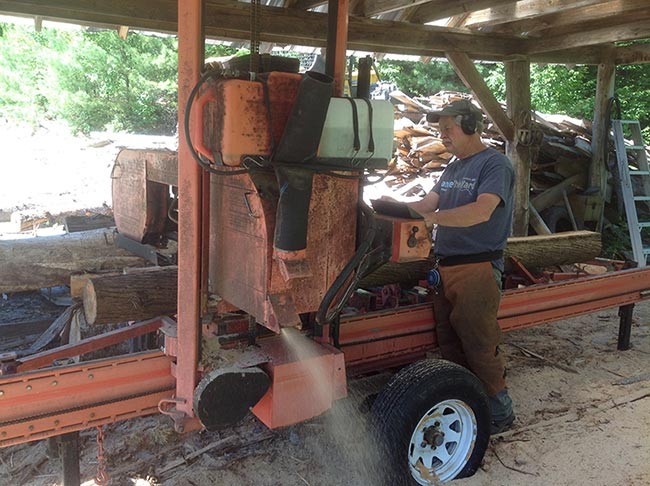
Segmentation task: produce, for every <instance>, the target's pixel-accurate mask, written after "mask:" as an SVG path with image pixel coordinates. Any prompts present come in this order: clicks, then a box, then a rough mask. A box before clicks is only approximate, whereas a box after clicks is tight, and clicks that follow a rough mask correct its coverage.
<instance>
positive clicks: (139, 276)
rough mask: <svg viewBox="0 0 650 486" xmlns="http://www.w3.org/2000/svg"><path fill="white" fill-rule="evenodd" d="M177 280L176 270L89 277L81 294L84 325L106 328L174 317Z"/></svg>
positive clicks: (163, 269) (171, 268) (165, 269)
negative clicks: (112, 325) (103, 326)
mask: <svg viewBox="0 0 650 486" xmlns="http://www.w3.org/2000/svg"><path fill="white" fill-rule="evenodd" d="M177 279H178V267H175V266H173V267H171V266H170V267H151V268H147V269H142V270H136V271H134V272H131V273H126V274H124V275H96V276H92V277H91V278H89V279H88V282H87V284H86V287H85V288H84V292H83V303H84V314H85V316H86V321H87V322H88V324H109V323H117V322H125V321H136V320H142V319H149V318H151V317H156V316H160V315H165V314H172V313H175V312H176V300H177V295H176V294H177V289H178V285H177Z"/></svg>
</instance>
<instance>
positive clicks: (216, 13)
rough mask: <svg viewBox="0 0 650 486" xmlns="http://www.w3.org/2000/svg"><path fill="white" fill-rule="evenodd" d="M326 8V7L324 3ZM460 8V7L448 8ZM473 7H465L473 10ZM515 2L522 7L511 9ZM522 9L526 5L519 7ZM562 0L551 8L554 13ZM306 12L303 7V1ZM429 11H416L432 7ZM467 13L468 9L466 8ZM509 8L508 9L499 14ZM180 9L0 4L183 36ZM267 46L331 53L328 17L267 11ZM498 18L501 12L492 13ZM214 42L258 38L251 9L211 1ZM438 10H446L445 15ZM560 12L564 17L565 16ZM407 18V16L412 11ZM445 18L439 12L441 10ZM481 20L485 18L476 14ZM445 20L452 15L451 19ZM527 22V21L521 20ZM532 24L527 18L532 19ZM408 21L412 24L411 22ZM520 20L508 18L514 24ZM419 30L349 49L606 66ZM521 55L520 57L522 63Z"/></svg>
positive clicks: (70, 1) (629, 53)
mask: <svg viewBox="0 0 650 486" xmlns="http://www.w3.org/2000/svg"><path fill="white" fill-rule="evenodd" d="M324 3H325V2H319V4H324ZM447 3H448V4H449V5H451V6H455V2H447ZM469 3H470V2H463V5H465V7H467V4H469ZM507 3H514V1H511V2H507ZM594 3H597V2H594V1H593V0H591V1H589V2H586V3H583V2H577V3H575V2H574V3H572V6H579V5H588V4H594ZM519 4H522V5H519ZM533 4H537V5H538V6H539V4H540V1H539V0H535V1H534V2H533V1H531V0H525V1H522V2H517V5H518V9H517V11H518V12H519V6H521V7H522V9H523V10H525V8H524V7H525V6H526V5H529V6H530V5H533ZM556 4H557V1H556V0H554V1H553V2H551V5H550V9H551V10H550V11H553V8H554V6H556ZM297 5H301V2H300V1H299V2H297ZM425 6H426V5H421V6H420V7H416V8H424V7H425ZM465 7H463V8H465ZM499 8H503V7H499ZM177 9H178V5H177V3H176V2H175V1H174V0H159V1H156V2H153V1H148V2H144V1H143V2H130V1H128V0H107V1H104V2H82V1H81V0H55V1H52V2H47V3H44V2H41V1H38V0H14V1H11V0H4V1H2V0H0V12H3V13H8V14H18V15H41V16H43V18H44V19H47V20H49V19H53V20H59V21H64V22H66V21H67V22H72V23H75V24H81V25H95V26H96V25H104V26H107V27H110V26H119V25H129V26H131V27H132V28H140V29H149V30H154V31H159V32H168V33H175V32H176V30H177ZM261 10H262V19H263V22H262V26H261V34H260V40H261V41H263V42H275V43H286V44H299V45H306V46H314V47H323V46H324V45H325V38H326V28H325V26H326V19H325V15H326V14H324V13H319V12H305V11H300V10H299V9H298V8H297V7H296V8H292V9H283V8H274V7H267V6H262V8H261ZM490 10H491V11H495V10H498V8H492V9H490ZM206 11H207V16H206V17H207V18H206V36H207V37H209V38H213V39H225V40H248V39H249V37H250V32H249V30H250V15H249V10H248V6H247V5H246V4H241V5H239V2H233V3H232V4H227V5H224V4H223V3H218V2H213V1H208V2H207V5H206ZM437 11H438V10H437ZM558 11H559V10H558ZM405 12H407V11H405ZM438 12H439V11H438ZM476 13H478V12H476ZM445 15H451V13H450V12H446V13H445ZM520 17H521V15H520ZM524 17H525V16H524ZM403 18H408V17H403ZM513 18H515V19H516V18H519V17H517V15H514V16H512V15H511V16H508V17H507V20H512V19H513ZM431 28H432V27H431V26H420V25H416V24H405V23H403V22H402V23H400V22H389V21H379V20H371V19H364V18H361V17H355V16H353V17H351V18H350V38H349V48H350V49H356V50H364V51H374V52H377V53H395V54H410V55H416V56H428V57H442V56H444V51H445V49H450V48H453V49H455V50H460V51H463V52H466V53H467V54H468V56H469V57H470V58H472V59H482V60H492V61H496V60H514V59H522V57H521V56H527V57H528V59H529V60H530V61H531V62H549V63H554V62H557V63H586V64H598V63H599V62H600V61H601V56H600V50H601V49H600V48H599V47H596V46H594V45H590V46H587V47H585V48H571V49H567V48H565V46H563V45H560V47H557V48H556V50H555V51H553V52H551V51H548V52H533V51H529V50H528V49H527V48H528V46H530V45H531V44H532V43H534V42H535V40H534V39H514V38H512V37H510V36H495V35H494V34H488V33H476V34H473V33H469V32H461V31H458V30H457V29H456V30H449V29H445V28H437V30H436V28H434V30H429V29H431ZM618 50H620V52H621V59H620V62H621V63H633V62H649V60H650V54H648V52H647V47H643V46H640V47H637V48H623V47H620V48H618ZM518 56H519V57H518Z"/></svg>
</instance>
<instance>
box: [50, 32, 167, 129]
mask: <svg viewBox="0 0 650 486" xmlns="http://www.w3.org/2000/svg"><path fill="white" fill-rule="evenodd" d="M75 40H76V41H77V42H78V44H79V48H78V49H74V50H73V51H72V52H71V53H70V55H68V56H64V57H62V58H61V59H59V61H58V62H57V63H55V70H56V72H57V75H58V81H59V85H60V87H61V88H62V89H63V91H64V92H65V93H66V95H65V99H64V102H63V105H62V106H61V107H60V115H61V116H62V117H63V118H65V119H67V120H69V121H70V122H72V123H73V125H74V126H76V127H77V128H78V129H80V130H82V131H89V130H99V129H102V128H104V127H106V126H111V127H112V128H114V129H117V130H126V131H133V132H141V133H172V132H173V131H174V129H175V127H176V103H177V100H176V97H177V95H176V65H177V55H176V39H175V38H172V37H152V36H145V35H138V34H130V35H128V36H127V38H126V39H125V40H122V39H120V38H119V37H118V36H117V35H116V34H115V32H109V31H103V32H84V33H82V35H81V37H80V38H78V39H75Z"/></svg>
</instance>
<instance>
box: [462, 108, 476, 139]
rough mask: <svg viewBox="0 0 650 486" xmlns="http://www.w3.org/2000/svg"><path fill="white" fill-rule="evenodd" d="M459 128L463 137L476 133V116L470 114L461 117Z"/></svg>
mask: <svg viewBox="0 0 650 486" xmlns="http://www.w3.org/2000/svg"><path fill="white" fill-rule="evenodd" d="M460 128H461V129H462V130H463V133H464V134H465V135H473V134H475V133H476V116H474V114H472V113H468V114H466V115H462V118H461V119H460Z"/></svg>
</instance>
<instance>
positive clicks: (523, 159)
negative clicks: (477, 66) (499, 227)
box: [506, 61, 539, 236]
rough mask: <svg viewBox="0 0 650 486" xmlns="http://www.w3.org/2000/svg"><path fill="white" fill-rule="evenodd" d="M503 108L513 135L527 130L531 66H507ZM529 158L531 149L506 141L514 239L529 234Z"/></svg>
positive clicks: (517, 142)
mask: <svg viewBox="0 0 650 486" xmlns="http://www.w3.org/2000/svg"><path fill="white" fill-rule="evenodd" d="M506 105H507V107H508V108H507V109H508V118H509V119H510V120H512V122H513V123H514V128H513V130H514V131H515V133H516V131H517V130H520V129H528V128H530V126H528V123H529V120H530V63H528V62H527V61H510V62H507V63H506ZM531 154H532V150H531V149H530V147H526V146H523V145H521V144H520V143H519V140H518V139H517V137H516V136H515V137H513V138H509V139H508V140H507V142H506V155H507V156H508V158H509V159H510V161H511V162H512V165H513V167H514V169H515V187H514V198H513V199H514V200H513V216H512V234H513V236H525V235H527V234H528V220H529V206H530V204H529V200H528V199H529V194H530V166H531V163H532V161H531ZM538 233H539V231H538Z"/></svg>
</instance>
